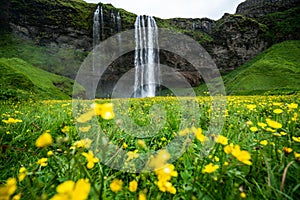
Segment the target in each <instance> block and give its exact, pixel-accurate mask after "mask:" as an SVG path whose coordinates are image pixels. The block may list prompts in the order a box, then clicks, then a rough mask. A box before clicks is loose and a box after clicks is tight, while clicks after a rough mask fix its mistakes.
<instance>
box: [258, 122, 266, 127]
mask: <svg viewBox="0 0 300 200" xmlns="http://www.w3.org/2000/svg"><path fill="white" fill-rule="evenodd" d="M257 125H258V126H260V127H261V128H265V127H266V126H267V124H265V123H263V122H258V123H257Z"/></svg>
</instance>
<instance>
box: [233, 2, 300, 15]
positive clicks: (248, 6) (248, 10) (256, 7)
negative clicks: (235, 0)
mask: <svg viewBox="0 0 300 200" xmlns="http://www.w3.org/2000/svg"><path fill="white" fill-rule="evenodd" d="M299 5H300V1H299V0H247V1H245V2H243V3H241V4H240V5H239V6H238V7H237V9H236V14H241V15H244V16H247V17H261V16H264V15H266V14H269V13H274V12H281V11H284V10H288V9H290V8H293V7H296V6H299Z"/></svg>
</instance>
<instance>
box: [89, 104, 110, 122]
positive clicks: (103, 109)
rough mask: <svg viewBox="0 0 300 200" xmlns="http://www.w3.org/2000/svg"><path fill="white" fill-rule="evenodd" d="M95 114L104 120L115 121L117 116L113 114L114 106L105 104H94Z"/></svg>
mask: <svg viewBox="0 0 300 200" xmlns="http://www.w3.org/2000/svg"><path fill="white" fill-rule="evenodd" d="M93 107H94V110H95V114H96V115H100V116H101V117H102V118H103V119H107V120H108V119H113V118H114V117H115V114H114V112H113V104H112V103H104V104H97V103H95V104H93Z"/></svg>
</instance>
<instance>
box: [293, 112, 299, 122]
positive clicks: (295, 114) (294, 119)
mask: <svg viewBox="0 0 300 200" xmlns="http://www.w3.org/2000/svg"><path fill="white" fill-rule="evenodd" d="M297 117H298V113H294V115H293V117H292V121H294V122H295V121H296V120H297Z"/></svg>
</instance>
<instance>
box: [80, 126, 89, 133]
mask: <svg viewBox="0 0 300 200" xmlns="http://www.w3.org/2000/svg"><path fill="white" fill-rule="evenodd" d="M91 127H92V126H90V125H89V126H82V127H79V131H80V132H84V133H85V132H88V131H89V130H90V129H91Z"/></svg>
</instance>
